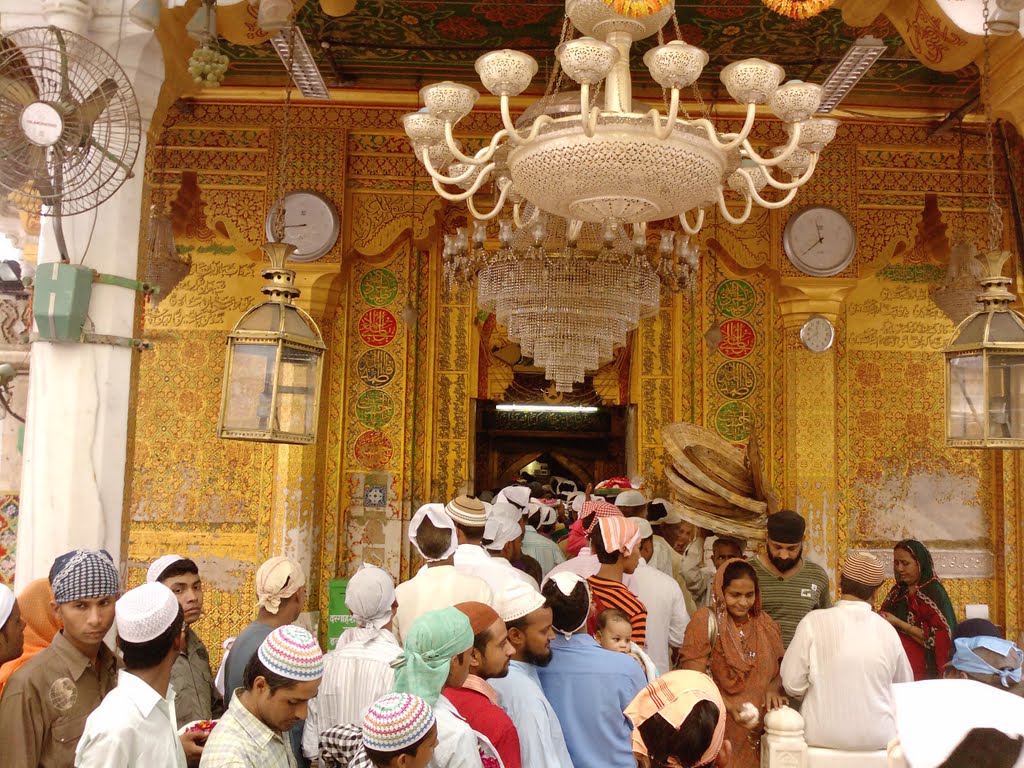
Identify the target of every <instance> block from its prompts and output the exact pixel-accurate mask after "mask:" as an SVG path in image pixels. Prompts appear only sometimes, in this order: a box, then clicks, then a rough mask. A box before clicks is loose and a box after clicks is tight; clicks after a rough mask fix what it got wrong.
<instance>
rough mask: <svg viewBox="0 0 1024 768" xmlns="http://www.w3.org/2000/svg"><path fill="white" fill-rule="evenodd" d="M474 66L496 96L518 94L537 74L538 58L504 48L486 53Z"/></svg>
mask: <svg viewBox="0 0 1024 768" xmlns="http://www.w3.org/2000/svg"><path fill="white" fill-rule="evenodd" d="M473 68H474V69H475V70H476V73H477V74H478V75H479V76H480V82H481V83H483V85H484V88H486V89H487V90H488V91H489V92H491V93H493V94H494V95H495V96H518V95H519V94H520V93H522V92H523V91H525V90H526V87H527V86H528V85H529V84H530V82H531V81H532V80H533V78H534V76H535V75H536V74H537V60H536V59H535V58H533V56H531V55H530V54H528V53H523V52H521V51H513V50H510V49H508V48H503V49H502V50H500V51H491V52H490V53H485V54H484V55H483V56H481V57H480V58H478V59H477V60H476V63H475V64H474V65H473Z"/></svg>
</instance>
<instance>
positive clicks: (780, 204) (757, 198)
mask: <svg viewBox="0 0 1024 768" xmlns="http://www.w3.org/2000/svg"><path fill="white" fill-rule="evenodd" d="M740 173H742V174H744V175H745V176H747V185H748V187H749V189H750V193H751V194H750V196H751V197H752V198H753V199H754V202H756V203H757V204H758V205H759V206H761V207H762V208H767V209H769V210H778V209H779V208H785V207H786V206H787V205H789V204H790V203H791V202H793V198H794V197H796V193H797V191H798V190H797V189H796V188H793V189H791V190H789V192H787V193H786V196H785V197H784V198H782V199H781V200H779V201H777V202H774V203H773V202H771V201H770V200H765V199H764V198H763V197H761V194H760V193H759V192H758V191H757V190H756V189H754V187H753V185H752V184H751V182H750V176H749V175H748V174H747V172H746V171H744V170H742V169H741V170H740Z"/></svg>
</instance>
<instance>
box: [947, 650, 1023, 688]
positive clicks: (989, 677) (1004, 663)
mask: <svg viewBox="0 0 1024 768" xmlns="http://www.w3.org/2000/svg"><path fill="white" fill-rule="evenodd" d="M1022 664H1024V653H1022V652H1021V649H1020V648H1018V647H1017V646H1016V645H1015V644H1014V643H1013V641H1012V640H1004V639H1003V638H1001V637H992V636H991V635H975V636H973V637H959V638H957V639H956V640H954V641H953V658H952V659H950V661H949V663H948V664H946V668H945V669H944V670H943V675H942V676H943V677H944V678H946V679H947V680H949V679H957V678H960V679H964V680H977V681H978V682H979V683H985V684H987V685H992V686H995V687H996V688H999V689H1000V690H1003V691H1008V692H1009V693H1013V694H1016V695H1017V696H1024V683H1022V682H1021V677H1022V674H1024V672H1022Z"/></svg>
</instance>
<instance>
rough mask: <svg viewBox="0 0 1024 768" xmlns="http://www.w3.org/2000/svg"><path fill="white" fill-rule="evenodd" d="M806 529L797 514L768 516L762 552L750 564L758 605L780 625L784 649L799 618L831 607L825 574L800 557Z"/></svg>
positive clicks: (786, 511)
mask: <svg viewBox="0 0 1024 768" xmlns="http://www.w3.org/2000/svg"><path fill="white" fill-rule="evenodd" d="M806 527H807V524H806V523H805V522H804V519H803V517H801V516H800V515H799V514H797V513H796V512H791V511H789V510H783V511H781V512H777V513H776V514H774V515H769V517H768V542H767V545H766V547H765V551H764V552H762V553H760V554H759V555H758V556H757V557H755V558H754V559H753V560H751V561H750V564H751V565H753V566H754V571H755V572H756V573H757V582H758V586H759V587H760V590H761V605H762V607H763V608H764V610H765V612H766V613H767V614H768V615H769V616H771V617H772V618H773V619H775V623H776V624H778V625H779V629H781V630H782V643H783V645H784V646H785V647H787V648H788V647H789V642H790V641H791V640H792V639H793V634H794V633H795V632H796V625H797V624H799V623H800V619H802V618H803V617H804V616H806V615H807V614H808V613H810V612H811V611H813V610H814V609H815V608H831V607H832V596H831V593H830V588H829V583H828V574H827V573H825V569H824V568H822V567H821V566H820V565H818V564H817V563H811V562H808V561H807V560H805V559H804V556H803V549H804V531H805V529H806Z"/></svg>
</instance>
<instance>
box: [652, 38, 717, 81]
mask: <svg viewBox="0 0 1024 768" xmlns="http://www.w3.org/2000/svg"><path fill="white" fill-rule="evenodd" d="M707 63H708V54H707V52H706V51H703V50H701V49H700V48H697V47H696V46H693V45H689V44H687V43H684V42H683V41H682V40H672V41H671V42H669V43H666V44H665V45H659V46H657V47H656V48H651V50H649V51H648V52H647V53H645V54H644V64H645V65H646V66H647V69H648V70H650V72H651V78H653V80H654V82H656V83H657V84H658V85H660V86H661V87H662V88H686V87H687V86H689V85H692V84H693V83H695V82H697V79H698V78H699V77H700V74H701V72H703V71H704V67H705V66H707Z"/></svg>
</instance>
